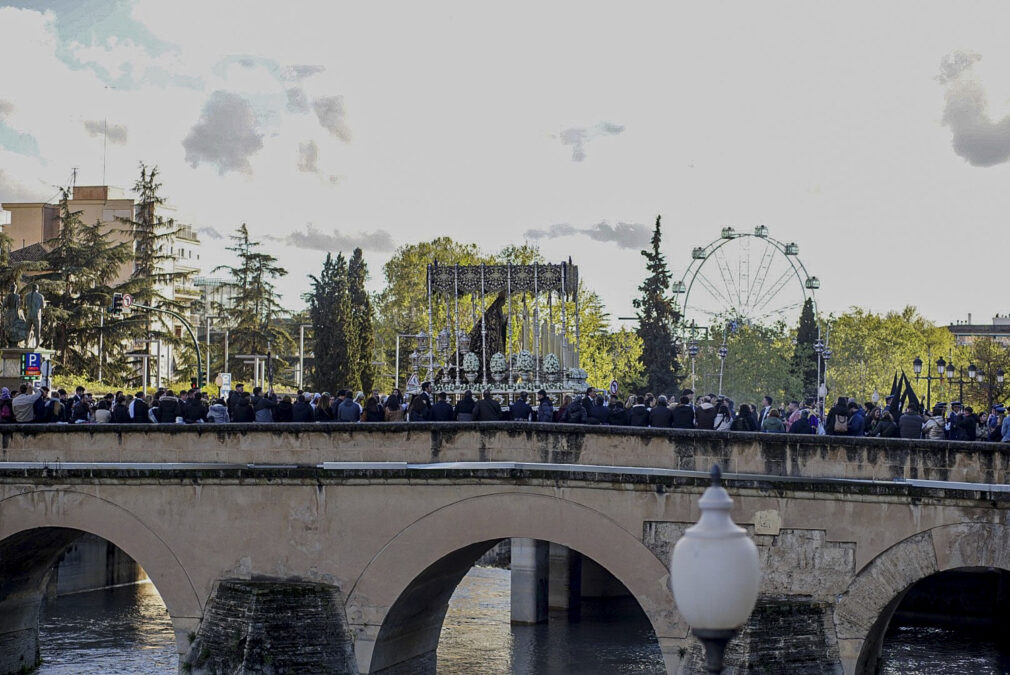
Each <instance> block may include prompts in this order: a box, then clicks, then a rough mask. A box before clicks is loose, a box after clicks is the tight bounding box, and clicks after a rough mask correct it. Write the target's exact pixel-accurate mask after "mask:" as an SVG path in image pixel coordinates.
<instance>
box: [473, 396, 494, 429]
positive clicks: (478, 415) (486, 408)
mask: <svg viewBox="0 0 1010 675" xmlns="http://www.w3.org/2000/svg"><path fill="white" fill-rule="evenodd" d="M473 420H474V421H475V422H499V421H501V405H499V404H498V401H496V400H494V399H493V398H491V390H490V389H485V390H484V398H482V399H481V400H480V401H479V402H478V403H477V408H476V409H475V410H474V413H473Z"/></svg>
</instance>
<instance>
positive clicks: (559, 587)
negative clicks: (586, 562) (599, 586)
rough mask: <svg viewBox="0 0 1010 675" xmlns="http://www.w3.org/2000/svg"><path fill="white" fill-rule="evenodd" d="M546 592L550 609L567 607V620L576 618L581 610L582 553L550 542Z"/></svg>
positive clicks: (575, 619)
mask: <svg viewBox="0 0 1010 675" xmlns="http://www.w3.org/2000/svg"><path fill="white" fill-rule="evenodd" d="M547 593H548V596H549V599H548V604H549V606H550V609H567V610H568V618H569V620H573V621H577V620H578V618H579V616H580V613H581V610H582V555H581V554H580V553H579V552H578V551H573V550H572V549H570V548H568V547H567V546H562V545H561V544H555V543H554V542H551V545H550V580H549V582H548V585H547Z"/></svg>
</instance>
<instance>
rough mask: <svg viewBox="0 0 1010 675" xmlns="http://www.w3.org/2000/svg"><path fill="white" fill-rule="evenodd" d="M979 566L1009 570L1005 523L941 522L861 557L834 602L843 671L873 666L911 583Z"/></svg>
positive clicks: (1008, 535) (1009, 533)
mask: <svg viewBox="0 0 1010 675" xmlns="http://www.w3.org/2000/svg"><path fill="white" fill-rule="evenodd" d="M979 567H991V568H997V569H1001V570H1007V571H1010V526H1007V525H1001V524H996V523H956V524H952V525H942V526H939V527H935V528H932V529H929V530H926V531H924V532H920V533H918V534H915V535H912V536H911V537H908V538H906V539H903V540H901V541H899V542H897V543H895V544H894V545H892V546H891V547H890V548H888V549H887V550H885V551H883V552H882V553H881V554H880V555H878V556H877V557H876V558H874V559H873V560H871V561H870V562H869V563H867V564H866V565H865V566H864V567H863V568H862V569H861V570H860V571H859V572H858V573H857V574H856V576H855V577H854V578H853V580H852V581H851V582H850V584H849V586H848V588H847V589H846V590H845V592H844V593H842V594H841V595H840V596H839V599H838V603H837V604H836V606H835V613H834V619H835V629H836V631H837V636H838V645H839V652H840V655H841V659H842V666H843V668H844V670H845V673H846V674H847V675H853V674H860V675H861V674H863V673H872V672H874V669H875V668H876V663H877V659H878V658H879V656H880V649H881V646H882V645H883V640H884V633H885V632H886V631H887V626H888V624H889V623H890V621H891V618H892V617H893V615H894V612H895V610H896V609H897V607H898V605H899V604H901V601H902V599H903V598H904V597H905V594H906V593H907V592H908V590H909V589H910V588H911V587H912V586H913V585H914V584H916V583H917V582H919V581H921V580H922V579H925V578H926V577H929V576H932V575H934V574H937V573H939V572H946V571H949V570H956V569H961V568H979Z"/></svg>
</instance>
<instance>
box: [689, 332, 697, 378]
mask: <svg viewBox="0 0 1010 675" xmlns="http://www.w3.org/2000/svg"><path fill="white" fill-rule="evenodd" d="M687 353H688V354H689V355H690V356H691V390H692V391H694V388H695V382H694V357H696V356H698V341H697V340H695V339H694V338H691V340H690V341H689V342H688V343H687Z"/></svg>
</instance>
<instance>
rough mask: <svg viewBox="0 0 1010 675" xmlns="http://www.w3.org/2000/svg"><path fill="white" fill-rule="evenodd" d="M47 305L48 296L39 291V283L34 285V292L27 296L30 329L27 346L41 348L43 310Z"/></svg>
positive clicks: (26, 309)
mask: <svg viewBox="0 0 1010 675" xmlns="http://www.w3.org/2000/svg"><path fill="white" fill-rule="evenodd" d="M45 306H46V298H45V296H43V295H42V294H41V293H40V292H39V285H38V284H35V285H34V286H32V292H31V293H29V294H28V296H27V297H26V298H25V311H26V313H27V315H28V316H27V322H28V331H27V336H26V346H31V347H35V348H39V347H41V346H42V310H43V309H44V308H45Z"/></svg>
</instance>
